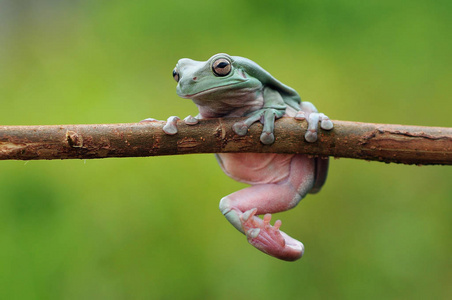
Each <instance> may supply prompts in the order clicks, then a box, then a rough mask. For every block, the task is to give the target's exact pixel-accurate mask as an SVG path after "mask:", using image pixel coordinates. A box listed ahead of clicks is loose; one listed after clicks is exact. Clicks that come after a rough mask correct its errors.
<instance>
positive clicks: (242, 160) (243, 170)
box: [217, 153, 295, 184]
mask: <svg viewBox="0 0 452 300" xmlns="http://www.w3.org/2000/svg"><path fill="white" fill-rule="evenodd" d="M217 156H218V158H219V159H218V160H219V163H220V166H221V167H222V169H223V171H224V172H225V173H226V174H227V175H228V176H229V177H231V178H233V179H235V180H237V181H241V182H245V183H249V184H264V183H278V182H281V181H283V180H286V179H287V178H288V177H289V174H290V162H291V160H292V158H293V157H294V156H295V154H274V153H221V154H217Z"/></svg>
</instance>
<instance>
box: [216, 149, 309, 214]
mask: <svg viewBox="0 0 452 300" xmlns="http://www.w3.org/2000/svg"><path fill="white" fill-rule="evenodd" d="M314 173H315V165H314V160H313V159H311V158H308V157H307V156H305V155H295V156H294V157H293V158H292V161H291V163H290V174H289V177H288V178H287V179H286V180H284V181H282V182H277V183H268V184H259V185H253V186H250V187H247V188H245V189H242V190H240V191H237V192H235V193H232V194H230V195H228V196H226V197H224V198H223V199H221V202H220V210H221V212H222V213H223V214H227V213H228V212H230V211H231V210H232V209H234V210H239V211H240V212H239V213H241V212H245V211H247V210H250V209H254V208H257V214H265V213H276V212H280V211H285V210H288V209H290V208H292V207H294V206H296V205H297V204H298V202H299V201H300V200H301V199H303V197H304V196H305V195H306V194H307V193H308V192H309V190H311V189H312V187H313V186H314Z"/></svg>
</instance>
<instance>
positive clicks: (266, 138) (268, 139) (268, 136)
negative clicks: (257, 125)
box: [261, 131, 275, 145]
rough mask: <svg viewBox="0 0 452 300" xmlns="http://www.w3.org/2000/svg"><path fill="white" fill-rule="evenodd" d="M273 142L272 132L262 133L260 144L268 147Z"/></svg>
mask: <svg viewBox="0 0 452 300" xmlns="http://www.w3.org/2000/svg"><path fill="white" fill-rule="evenodd" d="M274 141H275V135H274V134H273V132H265V131H264V132H262V134H261V142H262V144H265V145H270V144H273V142H274Z"/></svg>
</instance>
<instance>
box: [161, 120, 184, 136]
mask: <svg viewBox="0 0 452 300" xmlns="http://www.w3.org/2000/svg"><path fill="white" fill-rule="evenodd" d="M178 120H180V118H179V117H176V116H172V117H169V118H168V120H167V121H166V124H165V126H163V131H164V132H165V133H166V134H169V135H175V134H176V133H177V124H176V123H177V121H178Z"/></svg>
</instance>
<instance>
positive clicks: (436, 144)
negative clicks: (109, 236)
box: [0, 118, 452, 165]
mask: <svg viewBox="0 0 452 300" xmlns="http://www.w3.org/2000/svg"><path fill="white" fill-rule="evenodd" d="M238 120H241V119H240V118H225V119H208V120H201V121H200V123H199V124H197V125H194V126H188V125H185V124H184V123H183V122H182V121H179V123H178V128H179V133H177V134H176V135H174V136H169V135H166V134H165V133H163V131H162V127H163V125H164V122H152V123H128V124H94V125H51V126H0V160H8V159H10V160H35V159H76V158H78V159H92V158H107V157H141V156H156V155H176V154H193V153H224V152H263V153H304V154H310V155H317V156H334V157H346V158H355V159H364V160H375V161H382V162H386V163H389V162H394V163H404V164H417V165H451V164H452V128H441V127H423V126H405V125H391V124H373V123H358V122H347V121H333V123H334V129H333V130H331V131H324V130H321V132H320V133H319V140H318V141H317V142H315V143H308V142H306V141H305V140H304V134H305V132H306V122H300V121H297V120H294V119H292V118H281V119H280V120H278V121H277V122H276V124H275V137H276V141H275V143H274V144H273V145H263V144H262V143H260V141H259V136H260V133H261V131H262V125H260V124H255V125H253V126H251V128H250V129H249V132H248V134H247V135H246V136H243V137H241V136H237V135H236V134H235V133H234V132H233V131H232V129H231V128H232V124H234V123H235V122H237V121H238Z"/></svg>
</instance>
